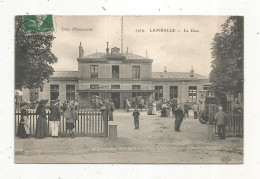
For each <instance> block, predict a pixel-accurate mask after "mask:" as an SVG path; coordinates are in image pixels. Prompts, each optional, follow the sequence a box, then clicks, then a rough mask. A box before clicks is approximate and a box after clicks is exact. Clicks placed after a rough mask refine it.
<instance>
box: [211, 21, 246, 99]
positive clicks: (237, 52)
mask: <svg viewBox="0 0 260 179" xmlns="http://www.w3.org/2000/svg"><path fill="white" fill-rule="evenodd" d="M211 53H212V58H213V61H212V65H211V67H212V71H211V73H210V82H212V87H213V89H214V91H215V93H216V94H217V95H220V94H227V93H229V94H234V95H237V94H238V93H243V84H244V82H243V81H244V72H243V69H244V19H243V17H241V16H231V17H229V18H228V19H227V20H226V21H225V23H224V24H222V31H221V33H217V34H216V35H215V37H214V39H213V43H212V44H211Z"/></svg>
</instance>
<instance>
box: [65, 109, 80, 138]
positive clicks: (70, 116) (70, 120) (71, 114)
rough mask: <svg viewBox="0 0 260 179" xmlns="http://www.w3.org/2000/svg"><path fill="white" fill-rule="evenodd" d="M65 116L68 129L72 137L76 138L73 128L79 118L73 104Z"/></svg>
mask: <svg viewBox="0 0 260 179" xmlns="http://www.w3.org/2000/svg"><path fill="white" fill-rule="evenodd" d="M64 117H65V118H66V131H67V130H69V134H70V137H72V138H75V133H74V132H73V129H74V127H75V122H76V120H78V113H77V111H76V110H75V107H74V106H73V105H70V106H69V109H67V110H66V111H65V112H64Z"/></svg>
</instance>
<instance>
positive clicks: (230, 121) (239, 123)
mask: <svg viewBox="0 0 260 179" xmlns="http://www.w3.org/2000/svg"><path fill="white" fill-rule="evenodd" d="M227 115H228V117H227V122H226V137H243V136H244V120H243V119H244V118H243V114H233V113H232V112H229V113H228V114H227ZM215 132H216V134H217V132H218V129H217V126H215Z"/></svg>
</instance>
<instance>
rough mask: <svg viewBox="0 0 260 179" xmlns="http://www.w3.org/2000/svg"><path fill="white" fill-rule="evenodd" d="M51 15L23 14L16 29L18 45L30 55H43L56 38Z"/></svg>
mask: <svg viewBox="0 0 260 179" xmlns="http://www.w3.org/2000/svg"><path fill="white" fill-rule="evenodd" d="M53 30H54V25H53V21H52V16H51V15H39V16H23V21H22V22H21V23H20V24H19V27H18V28H17V31H16V36H15V39H16V42H17V45H18V46H19V47H20V48H21V49H22V50H23V51H24V52H25V53H27V54H29V55H42V54H44V53H45V52H47V51H48V50H50V48H51V44H52V41H53V39H54V37H53V35H52V32H53Z"/></svg>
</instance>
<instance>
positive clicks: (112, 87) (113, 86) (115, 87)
mask: <svg viewBox="0 0 260 179" xmlns="http://www.w3.org/2000/svg"><path fill="white" fill-rule="evenodd" d="M111 89H120V85H111Z"/></svg>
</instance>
